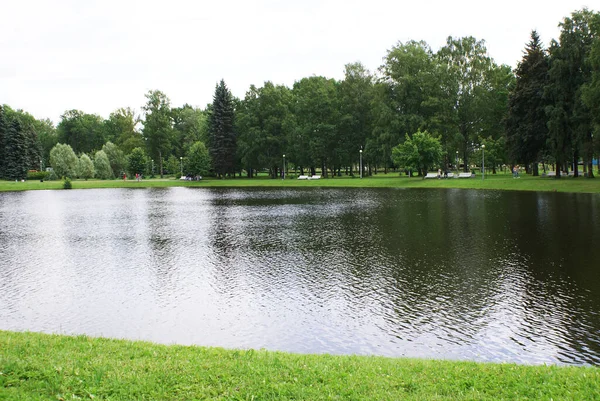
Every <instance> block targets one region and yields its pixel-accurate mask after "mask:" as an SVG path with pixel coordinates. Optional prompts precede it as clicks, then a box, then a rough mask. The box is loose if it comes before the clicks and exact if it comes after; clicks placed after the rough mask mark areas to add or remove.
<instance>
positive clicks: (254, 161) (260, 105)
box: [236, 82, 293, 177]
mask: <svg viewBox="0 0 600 401" xmlns="http://www.w3.org/2000/svg"><path fill="white" fill-rule="evenodd" d="M291 103H292V93H291V91H290V90H289V89H288V88H286V87H285V86H280V85H277V86H276V85H273V84H272V83H271V82H265V84H264V86H263V87H262V88H256V87H255V86H254V85H252V86H250V90H249V91H248V92H247V93H246V97H245V98H244V100H243V101H242V102H241V103H240V106H239V108H238V110H237V112H236V122H237V124H236V127H237V131H238V132H239V138H238V154H239V155H240V158H241V161H242V165H243V166H244V167H245V168H246V170H247V171H249V172H251V171H258V170H259V169H264V168H268V169H269V170H270V172H271V176H272V177H276V176H278V174H277V172H278V171H280V168H282V157H283V154H285V153H286V150H287V149H288V146H287V143H288V135H289V134H290V133H291V130H292V126H293V122H292V115H291V110H290V107H291ZM251 175H252V174H251Z"/></svg>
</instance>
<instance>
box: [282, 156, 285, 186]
mask: <svg viewBox="0 0 600 401" xmlns="http://www.w3.org/2000/svg"><path fill="white" fill-rule="evenodd" d="M282 177H283V178H282V180H285V155H283V175H282Z"/></svg>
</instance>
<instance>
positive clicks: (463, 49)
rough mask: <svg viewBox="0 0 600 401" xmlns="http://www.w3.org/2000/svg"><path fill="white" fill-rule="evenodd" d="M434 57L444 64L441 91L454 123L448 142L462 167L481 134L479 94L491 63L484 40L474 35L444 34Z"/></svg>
mask: <svg viewBox="0 0 600 401" xmlns="http://www.w3.org/2000/svg"><path fill="white" fill-rule="evenodd" d="M437 57H438V58H439V60H440V62H441V63H442V64H443V65H445V66H446V69H445V70H444V71H445V74H446V77H444V78H443V79H442V82H443V85H444V87H443V92H444V93H446V94H447V96H448V97H449V99H450V100H451V103H447V104H451V107H452V109H451V110H450V113H452V114H453V116H452V117H450V118H448V119H447V121H449V122H451V123H452V124H454V126H453V127H452V128H451V131H452V133H453V136H454V138H453V141H452V142H454V144H455V146H456V148H458V149H459V150H460V152H461V153H462V158H463V160H464V162H465V171H466V170H467V169H468V165H469V156H470V154H471V152H472V151H473V148H472V143H473V142H474V141H476V140H477V138H478V137H479V136H480V135H482V134H483V129H482V124H481V123H482V121H483V118H484V117H485V112H484V111H483V110H481V106H482V105H485V102H484V101H482V95H483V94H484V93H486V92H487V91H488V90H489V88H488V87H487V86H486V84H487V83H486V79H487V77H488V72H489V70H490V69H492V68H493V67H494V65H493V62H492V60H491V59H490V57H489V56H488V54H487V49H486V47H485V42H484V41H482V40H477V39H475V38H474V37H464V38H452V37H448V39H447V41H446V45H445V46H444V47H442V48H441V49H440V50H439V51H438V53H437ZM498 123H500V122H498Z"/></svg>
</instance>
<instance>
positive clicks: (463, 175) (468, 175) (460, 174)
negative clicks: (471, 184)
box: [454, 173, 475, 178]
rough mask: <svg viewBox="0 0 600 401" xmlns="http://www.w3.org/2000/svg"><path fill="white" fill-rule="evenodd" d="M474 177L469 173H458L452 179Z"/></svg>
mask: <svg viewBox="0 0 600 401" xmlns="http://www.w3.org/2000/svg"><path fill="white" fill-rule="evenodd" d="M472 177H475V174H471V173H458V175H457V176H455V177H454V178H472Z"/></svg>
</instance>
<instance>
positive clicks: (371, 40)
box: [0, 0, 600, 123]
mask: <svg viewBox="0 0 600 401" xmlns="http://www.w3.org/2000/svg"><path fill="white" fill-rule="evenodd" d="M596 1H598V0H594V1H593V2H592V0H587V1H584V2H580V0H570V1H565V0H562V1H557V0H547V1H538V0H531V1H530V0H521V1H515V0H505V1H496V2H486V1H471V0H455V1H428V0H420V1H410V2H404V1H399V0H397V1H388V0H369V1H359V0H324V1H316V0H303V1H297V0H291V1H274V0H257V1H250V0H246V1H244V0H221V1H210V2H207V1H202V0H196V1H193V0H169V1H154V0H145V1H141V0H140V1H137V0H120V1H114V0H101V1H95V0H83V1H82V0H54V1H47V0H19V1H11V0H4V1H2V4H1V5H0V10H1V13H2V23H0V104H8V105H9V106H11V107H12V108H15V109H23V110H25V111H27V112H29V113H31V114H32V115H33V116H34V117H36V118H38V119H42V118H49V119H51V120H53V121H54V122H55V123H58V122H59V121H60V116H61V115H62V114H63V113H64V112H65V111H66V110H71V109H78V110H82V111H84V112H86V113H94V114H99V115H101V116H102V117H104V118H107V117H108V116H109V115H110V113H111V112H113V111H114V110H116V109H118V108H120V107H131V108H134V109H135V110H136V111H138V112H140V111H141V107H142V106H143V105H144V103H145V97H144V95H145V94H146V93H147V92H148V91H149V90H154V89H158V90H161V91H163V92H164V93H165V94H166V95H167V96H168V97H169V98H170V99H171V104H172V106H181V105H183V104H185V103H188V104H191V105H192V106H196V107H205V106H206V105H207V104H208V103H210V102H212V96H213V94H214V90H215V86H216V84H217V83H218V81H220V80H221V79H224V80H225V83H226V84H227V86H228V87H229V88H230V90H231V92H232V93H233V95H234V96H237V97H240V98H243V97H244V95H245V93H246V91H247V90H248V88H249V87H250V85H252V84H254V85H256V86H262V84H263V83H264V82H265V81H272V82H273V83H275V84H283V85H287V86H289V87H291V86H292V85H293V84H294V81H297V80H300V79H302V78H303V77H308V76H312V75H322V76H325V77H328V78H336V79H342V78H343V76H344V66H345V65H346V64H348V63H352V62H357V61H360V62H361V63H363V64H364V65H365V66H366V67H367V68H368V69H369V70H371V71H375V70H377V68H378V67H379V66H380V65H381V64H382V59H383V57H384V56H385V55H386V52H387V50H389V49H391V48H392V47H393V46H394V45H396V44H397V43H398V42H406V41H409V40H424V41H425V42H427V43H428V44H429V45H430V46H431V48H432V49H433V50H434V51H435V50H437V49H439V48H440V47H442V46H443V45H444V44H445V42H446V38H447V37H448V36H454V37H463V36H474V37H476V38H477V39H483V40H485V42H486V45H487V49H488V52H489V54H490V56H491V57H492V58H493V59H494V60H495V61H496V63H498V64H508V65H510V66H511V67H516V65H517V63H518V62H519V60H521V58H522V54H523V49H524V48H525V45H526V43H527V42H528V41H529V37H530V32H531V30H532V29H536V30H537V31H538V33H539V34H540V36H541V39H542V41H543V42H544V43H545V44H546V45H547V44H548V43H549V42H550V40H551V39H552V38H558V35H559V32H560V31H559V28H558V24H559V22H560V21H562V19H563V18H564V17H567V16H569V15H570V14H571V13H572V12H573V11H575V10H580V9H582V8H583V7H588V8H590V9H592V10H596V11H597V10H598V9H599V8H600V7H599V6H600V4H599V3H595V2H596Z"/></svg>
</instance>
